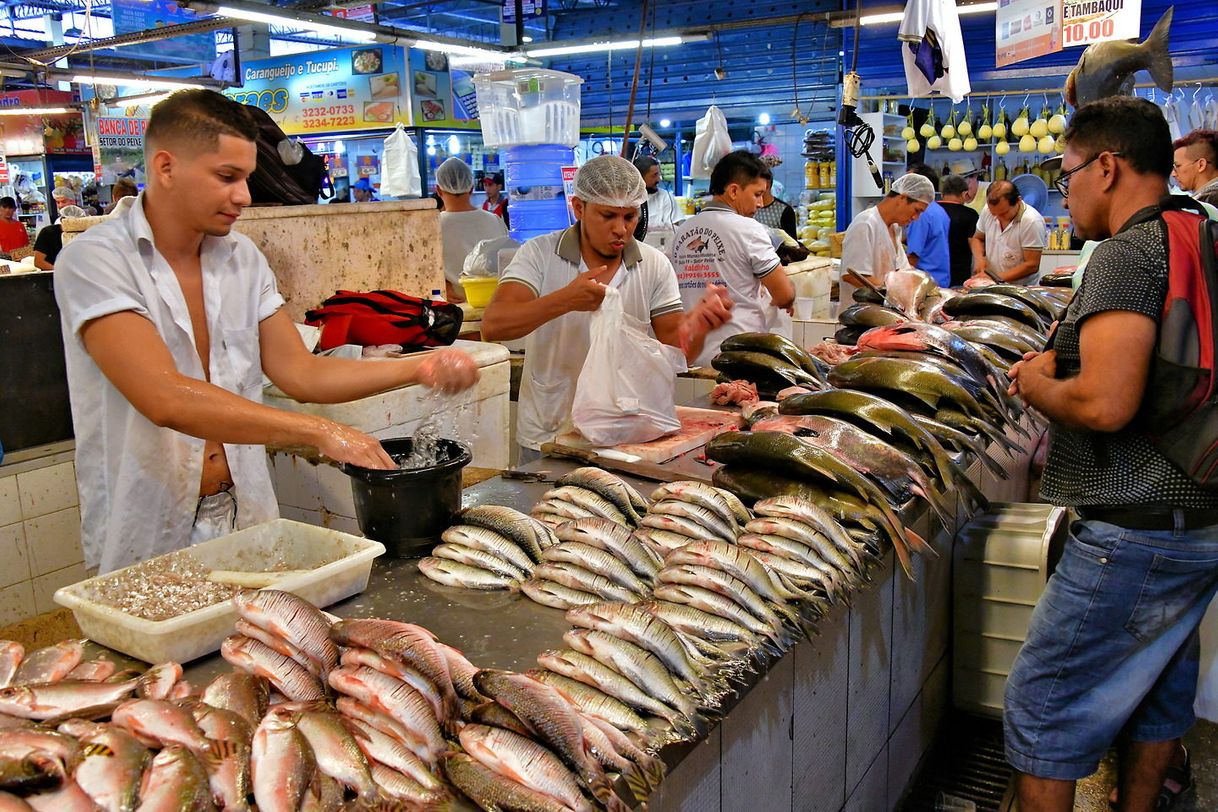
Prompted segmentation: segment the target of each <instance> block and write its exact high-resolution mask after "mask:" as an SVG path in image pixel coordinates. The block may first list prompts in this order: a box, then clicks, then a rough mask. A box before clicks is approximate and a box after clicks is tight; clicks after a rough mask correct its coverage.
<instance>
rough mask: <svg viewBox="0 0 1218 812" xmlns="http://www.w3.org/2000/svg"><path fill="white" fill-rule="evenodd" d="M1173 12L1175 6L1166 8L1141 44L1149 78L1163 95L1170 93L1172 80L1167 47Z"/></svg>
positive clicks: (1169, 54)
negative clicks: (1144, 50) (1144, 51)
mask: <svg viewBox="0 0 1218 812" xmlns="http://www.w3.org/2000/svg"><path fill="white" fill-rule="evenodd" d="M1174 11H1175V6H1168V8H1167V11H1165V12H1163V16H1162V17H1160V18H1159V21H1158V22H1157V23H1155V27H1154V28H1152V29H1151V30H1150V34H1149V36H1147V37H1146V41H1145V42H1143V43H1142V47H1143V48H1145V49H1146V70H1148V71H1149V72H1150V77H1151V78H1152V79H1154V80H1155V84H1156V85H1158V87H1159V89H1160V90H1162V91H1163V92H1164V93H1170V92H1171V89H1172V81H1173V78H1174V76H1173V71H1172V64H1171V52H1170V51H1169V50H1168V47H1167V46H1168V36H1169V34H1170V32H1171V21H1172V14H1173V12H1174Z"/></svg>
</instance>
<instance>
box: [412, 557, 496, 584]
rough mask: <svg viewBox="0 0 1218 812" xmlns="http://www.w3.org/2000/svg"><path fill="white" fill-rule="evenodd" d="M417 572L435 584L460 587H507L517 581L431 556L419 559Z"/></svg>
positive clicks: (479, 568) (489, 571) (478, 568)
mask: <svg viewBox="0 0 1218 812" xmlns="http://www.w3.org/2000/svg"><path fill="white" fill-rule="evenodd" d="M419 572H421V573H423V575H425V576H426V577H427V578H429V579H430V580H432V581H435V582H436V583H437V584H444V586H455V587H460V588H462V589H485V590H492V589H508V588H510V587H511V586H512V584H514V583H516V582H517V579H516V578H515V577H512V576H508V575H500V574H499V573H497V572H492V571H491V570H485V569H482V568H481V567H471V566H470V565H469V564H462V563H461V562H459V561H452V560H450V559H447V558H434V557H432V556H427V557H426V558H420V559H419Z"/></svg>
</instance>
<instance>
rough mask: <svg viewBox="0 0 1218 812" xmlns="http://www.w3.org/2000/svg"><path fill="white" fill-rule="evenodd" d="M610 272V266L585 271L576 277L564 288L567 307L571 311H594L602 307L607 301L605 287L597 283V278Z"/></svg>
mask: <svg viewBox="0 0 1218 812" xmlns="http://www.w3.org/2000/svg"><path fill="white" fill-rule="evenodd" d="M608 270H609V266H608V265H602V266H601V267H599V268H593V269H592V270H590V271H584V272H583V273H581V274H579V275H578V276H576V277H575V278H574V279H572V280H571V282H570V283H569V284H568V285H567V286H566V288H564V290H565V291H566V292H567V305H568V307H569V308H570V309H571V310H582V311H592V310H596V309H597V308H599V307H600V306H601V302H603V301H604V300H605V286H604V284H602V283H601V282H597V281H596V277H598V276H600V275H601V274H603V273H605V272H606V271H608Z"/></svg>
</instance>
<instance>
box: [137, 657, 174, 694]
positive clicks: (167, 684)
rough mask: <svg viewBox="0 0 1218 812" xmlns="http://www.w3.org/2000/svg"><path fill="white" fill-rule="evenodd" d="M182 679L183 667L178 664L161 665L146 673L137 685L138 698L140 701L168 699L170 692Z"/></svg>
mask: <svg viewBox="0 0 1218 812" xmlns="http://www.w3.org/2000/svg"><path fill="white" fill-rule="evenodd" d="M180 679H182V666H181V665H180V664H178V663H161V664H160V665H154V666H152V668H149V669H148V670H147V671H145V672H144V673H143V674H142V675H141V676H140V678H139V679H138V680H136V683H137V685H138V687H137V688H136V689H135V693H136V696H138V697H139V698H140V699H168V698H169V692H170V691H172V690H173V686H174V685H175V684H177V682H178V680H180Z"/></svg>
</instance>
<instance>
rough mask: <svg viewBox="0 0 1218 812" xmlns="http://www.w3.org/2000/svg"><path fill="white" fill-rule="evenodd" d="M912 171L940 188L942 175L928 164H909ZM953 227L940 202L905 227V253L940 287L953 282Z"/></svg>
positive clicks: (910, 262)
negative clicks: (949, 232)
mask: <svg viewBox="0 0 1218 812" xmlns="http://www.w3.org/2000/svg"><path fill="white" fill-rule="evenodd" d="M909 171H910V172H911V173H913V174H917V175H921V176H922V177H924V178H926V179H927V180H929V181H930V182H931V183H932V184H933V185H934V187H935V188H936V189H938V188H939V175H938V173H936V172H935V170H933V169H931V168H930V167H929V166H926V165H925V164H916V165H914V166H911V167H909ZM950 228H951V218H950V217H949V216H948V214H947V211H945V210H944V208H943V207H942V206H940V205H939V204H938V203H935V202H931V204H930V205H929V206H927V208H926V211H924V212H922V216H921V217H919V218H918V219H916V220H914V221H913V222H912V223H910V224H909V225H908V226H906V227H905V253H906V254H907V255H908V257H909V264H910V265H912V266H913V267H915V268H917V269H918V270H919V271H924V272H926V273H928V274H930V277H931V279H934V280H935V284H937V285H938V286H939V287H941V288H946V287H950V286H951V283H952V259H951V249H950V247H949V244H948V239H947V234H948V230H949V229H950Z"/></svg>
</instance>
